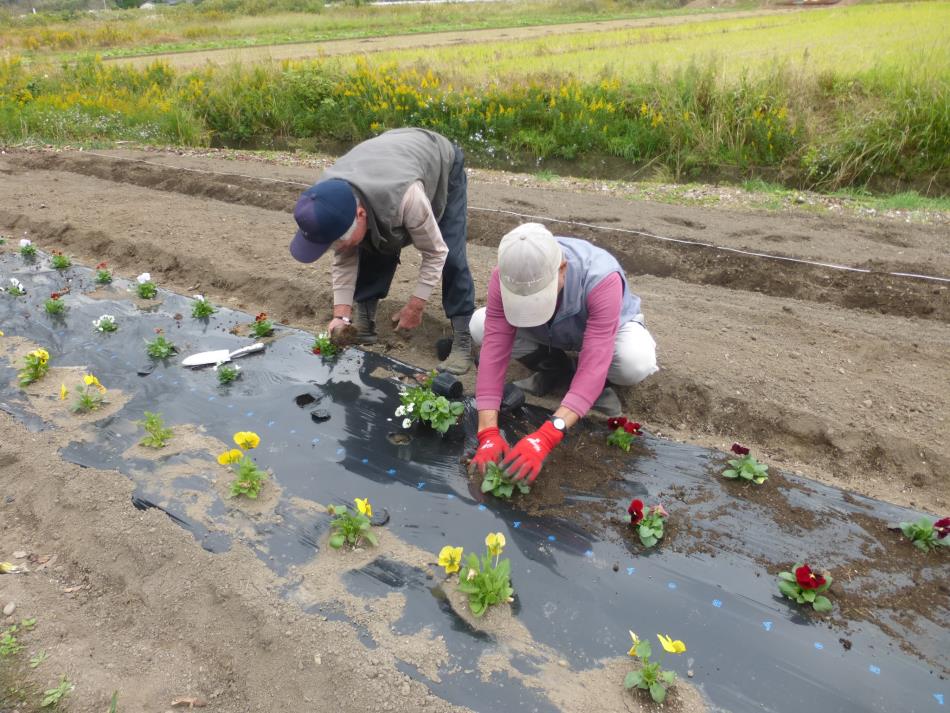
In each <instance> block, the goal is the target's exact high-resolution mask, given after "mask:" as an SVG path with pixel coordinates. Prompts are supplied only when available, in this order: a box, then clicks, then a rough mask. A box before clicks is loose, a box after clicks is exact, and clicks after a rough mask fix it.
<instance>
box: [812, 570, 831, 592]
mask: <svg viewBox="0 0 950 713" xmlns="http://www.w3.org/2000/svg"><path fill="white" fill-rule="evenodd" d="M833 581H834V580H833V579H832V578H831V575H830V574H826V575H825V583H824V584H822V585H821V586H820V587H818V589H816V590H815V591H816V592H818V593H819V594H821V593H822V592H827V591H828V589H829V588H830V587H831V583H832V582H833Z"/></svg>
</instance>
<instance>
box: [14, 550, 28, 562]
mask: <svg viewBox="0 0 950 713" xmlns="http://www.w3.org/2000/svg"><path fill="white" fill-rule="evenodd" d="M26 555H27V553H26V552H24V551H23V550H17V551H16V552H14V553H13V559H15V560H21V559H23V558H24V557H26Z"/></svg>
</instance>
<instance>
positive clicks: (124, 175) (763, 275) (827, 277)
mask: <svg viewBox="0 0 950 713" xmlns="http://www.w3.org/2000/svg"><path fill="white" fill-rule="evenodd" d="M15 162H16V163H17V164H18V165H20V166H22V167H24V168H28V169H38V170H56V171H68V172H73V173H79V174H82V175H87V176H94V177H96V178H100V179H104V180H108V181H113V182H116V183H129V184H133V185H137V186H141V187H144V188H149V189H154V190H161V191H169V192H175V193H182V194H185V195H188V196H193V197H194V196H200V197H204V198H208V199H212V200H218V201H223V202H227V203H234V204H238V205H247V206H254V207H257V208H264V209H267V210H276V211H282V212H288V213H289V212H291V211H292V209H293V205H294V203H295V202H296V199H297V197H298V196H299V194H300V191H301V185H300V184H297V183H294V182H280V181H278V182H275V181H267V180H263V179H260V178H252V177H248V176H243V175H238V174H213V173H201V172H197V171H190V170H185V169H181V168H177V167H171V166H159V165H155V164H150V163H144V162H135V161H128V160H122V159H112V158H107V157H102V156H90V155H82V154H57V153H45V152H43V153H37V152H25V153H20V154H17V155H16V156H15ZM520 222H523V218H520V217H519V216H517V215H511V214H507V213H504V212H497V213H494V212H490V211H484V210H478V211H476V210H473V211H470V216H469V242H470V243H471V244H474V245H486V246H491V247H494V246H496V245H497V244H498V241H499V239H500V237H501V236H502V235H504V234H505V233H506V232H507V231H509V230H510V229H511V228H513V227H514V226H516V225H517V224H518V223H520ZM687 227H688V226H687ZM638 230H639V231H642V232H646V233H649V232H650V231H649V230H648V229H647V228H645V227H637V226H629V227H628V229H627V230H624V231H616V230H609V229H593V228H590V227H586V226H583V225H580V224H577V223H575V224H573V225H572V226H571V231H570V232H571V234H572V235H575V236H577V237H583V238H587V239H589V240H591V241H593V242H595V243H597V244H599V245H602V246H604V247H606V248H607V249H609V250H610V251H611V252H613V253H614V254H615V255H616V256H617V257H618V259H619V260H620V262H621V264H622V265H623V266H624V268H625V269H626V270H627V272H628V273H629V274H631V275H655V276H657V277H672V278H675V279H678V280H683V281H685V282H691V283H694V284H700V285H716V286H721V287H726V288H729V289H734V290H744V291H750V292H758V293H762V294H767V295H772V296H775V297H790V298H794V299H800V300H810V301H813V302H819V303H825V304H834V305H838V306H840V307H846V308H848V309H863V310H870V311H875V312H880V313H882V314H890V315H898V316H903V317H921V318H925V319H933V320H938V321H942V322H950V284H947V283H940V282H933V281H928V280H921V279H915V278H906V277H897V276H892V275H889V274H887V273H889V272H909V273H922V274H927V273H928V272H929V271H930V267H929V266H928V265H927V264H922V265H920V264H914V263H903V262H896V261H881V260H877V261H874V262H873V264H859V265H856V266H858V267H865V268H867V269H871V270H873V271H872V272H870V273H861V272H852V271H843V270H836V269H833V268H827V267H821V266H818V265H810V264H805V263H797V262H787V261H778V260H770V259H763V258H761V257H757V256H754V255H744V254H741V253H738V252H731V251H730V252H726V251H720V250H715V249H711V248H704V247H697V246H691V245H683V244H679V243H675V242H668V241H657V240H649V239H647V240H640V239H632V236H631V231H638Z"/></svg>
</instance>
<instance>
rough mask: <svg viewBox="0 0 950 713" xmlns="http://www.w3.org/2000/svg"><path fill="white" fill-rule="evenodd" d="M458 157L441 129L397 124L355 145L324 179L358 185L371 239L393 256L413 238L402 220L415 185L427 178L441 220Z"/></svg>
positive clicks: (356, 190)
mask: <svg viewBox="0 0 950 713" xmlns="http://www.w3.org/2000/svg"><path fill="white" fill-rule="evenodd" d="M454 161H455V147H454V146H453V145H452V142H451V141H449V140H448V139H447V138H445V137H444V136H442V135H441V134H437V133H435V132H434V131H429V130H428V129H393V130H391V131H387V132H385V133H383V134H380V135H379V136H377V137H375V138H372V139H369V140H367V141H364V142H362V143H361V144H358V145H356V146H354V147H353V148H352V149H351V150H350V151H348V152H347V153H346V154H344V155H343V156H341V157H340V158H339V159H338V160H337V162H336V163H335V164H333V166H332V167H330V168H329V169H327V170H326V171H324V172H323V178H325V179H328V178H340V179H342V180H344V181H346V182H347V183H349V184H350V185H351V186H352V187H353V189H354V191H355V192H356V194H357V197H358V198H359V201H360V203H361V204H362V205H363V207H364V208H365V209H366V214H367V221H366V225H367V231H368V233H369V235H368V237H369V240H370V243H371V244H372V246H373V247H374V248H376V250H378V251H379V252H381V253H386V254H390V255H391V254H396V253H398V252H399V251H400V250H402V248H403V247H404V246H406V245H408V244H409V243H410V238H409V233H408V232H407V231H406V229H405V228H404V227H403V226H402V225H399V224H398V223H397V222H396V216H397V214H398V212H399V206H400V204H401V203H402V199H403V196H405V195H406V191H407V190H408V189H409V186H411V185H412V184H413V183H415V182H416V181H422V184H423V186H424V187H425V193H426V197H427V198H428V199H429V202H430V203H431V204H432V213H433V214H434V215H435V219H436V220H437V221H438V220H439V219H440V218H441V217H442V213H443V212H444V211H445V204H446V199H447V196H448V185H449V173H450V172H451V170H452V164H453V162H454Z"/></svg>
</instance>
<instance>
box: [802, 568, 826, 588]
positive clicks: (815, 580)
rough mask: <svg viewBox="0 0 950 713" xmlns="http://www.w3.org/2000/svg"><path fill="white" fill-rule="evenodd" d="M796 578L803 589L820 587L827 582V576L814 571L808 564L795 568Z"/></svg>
mask: <svg viewBox="0 0 950 713" xmlns="http://www.w3.org/2000/svg"><path fill="white" fill-rule="evenodd" d="M795 580H796V581H797V582H798V586H799V587H801V588H802V589H818V587H820V586H822V585H823V584H824V583H825V578H824V577H822V576H821V575H820V574H815V573H814V572H812V571H811V567H809V566H808V565H807V564H803V565H802V566H801V567H799V568H798V569H796V570H795Z"/></svg>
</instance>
